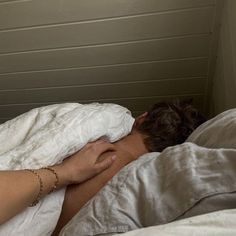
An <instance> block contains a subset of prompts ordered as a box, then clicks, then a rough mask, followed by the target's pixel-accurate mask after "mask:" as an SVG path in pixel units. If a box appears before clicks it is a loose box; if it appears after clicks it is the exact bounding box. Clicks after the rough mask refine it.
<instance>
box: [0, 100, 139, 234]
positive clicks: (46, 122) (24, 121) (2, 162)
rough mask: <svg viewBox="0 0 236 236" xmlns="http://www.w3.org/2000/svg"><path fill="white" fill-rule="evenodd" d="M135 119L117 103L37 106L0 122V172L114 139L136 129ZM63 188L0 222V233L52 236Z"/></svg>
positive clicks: (49, 162) (54, 160)
mask: <svg viewBox="0 0 236 236" xmlns="http://www.w3.org/2000/svg"><path fill="white" fill-rule="evenodd" d="M133 123H134V118H133V117H132V116H131V113H130V111H129V110H128V109H126V108H124V107H122V106H119V105H116V104H99V103H92V104H87V105H82V104H78V103H65V104H55V105H50V106H46V107H40V108H36V109H33V110H31V111H29V112H27V113H25V114H22V115H20V116H18V117H16V118H15V119H13V120H10V121H7V122H6V123H4V124H2V125H0V144H1V149H0V170H20V169H26V168H31V169H36V168H41V167H45V166H49V165H53V164H56V163H60V162H61V161H62V160H63V159H64V158H66V157H68V156H70V155H71V154H73V153H74V152H76V151H78V150H80V149H81V148H82V147H83V146H84V145H85V144H86V143H88V142H91V141H95V140H96V139H98V138H101V137H103V138H105V139H107V140H109V141H110V142H115V141H117V140H119V139H121V138H122V137H124V136H126V135H127V134H128V133H129V132H130V131H131V129H132V125H133ZM64 193H65V190H64V189H62V190H60V191H57V192H55V193H52V194H50V195H48V196H47V197H45V198H44V199H42V200H41V201H40V202H39V203H38V204H37V205H36V206H35V207H32V208H28V209H26V210H25V211H23V212H22V213H20V214H18V215H17V216H15V217H14V218H12V219H11V220H9V221H8V222H7V223H5V224H3V225H1V226H0V235H1V236H2V235H4V236H5V235H27V236H28V235H34V236H42V235H44V236H46V235H50V234H51V233H52V231H53V229H54V227H55V224H56V222H57V220H58V218H59V215H60V212H61V207H62V203H63V199H64Z"/></svg>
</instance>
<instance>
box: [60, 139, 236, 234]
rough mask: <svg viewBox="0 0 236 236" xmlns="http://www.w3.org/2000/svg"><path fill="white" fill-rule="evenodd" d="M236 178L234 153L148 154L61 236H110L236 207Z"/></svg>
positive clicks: (180, 149) (177, 149)
mask: <svg viewBox="0 0 236 236" xmlns="http://www.w3.org/2000/svg"><path fill="white" fill-rule="evenodd" d="M235 179H236V150H234V149H208V148H204V147H199V146H197V145H195V144H193V143H184V144H181V145H177V146H173V147H169V148H167V149H165V150H164V151H163V152H162V153H148V154H145V155H143V156H142V157H140V158H139V159H138V160H136V161H134V162H132V163H130V164H129V165H127V166H126V167H124V168H123V169H122V170H121V171H120V172H119V173H118V174H117V175H116V176H114V177H113V178H112V180H111V181H110V182H108V184H107V185H106V186H105V187H104V188H103V189H102V190H101V191H100V192H99V193H98V194H97V195H96V196H95V197H94V198H93V199H91V201H89V202H88V203H87V204H86V205H85V206H84V207H83V208H82V209H81V210H80V211H79V212H78V213H77V214H76V215H75V216H74V217H73V218H72V220H71V221H70V222H69V223H67V225H66V226H65V227H64V228H63V230H62V231H61V234H60V236H76V235H80V236H95V235H97V236H98V235H99V236H103V235H104V236H105V235H106V236H111V235H114V234H116V233H124V232H127V231H130V230H135V229H138V228H143V227H148V226H152V225H160V224H165V223H169V222H171V221H174V220H178V219H180V218H182V217H190V216H194V215H199V214H203V213H208V212H211V211H216V210H221V209H227V208H236V185H235ZM227 193H232V194H229V195H227ZM221 197H222V198H221ZM205 199H206V200H207V199H210V201H204V200H205ZM212 199H213V201H212ZM199 202H201V204H199ZM214 202H215V204H214ZM199 205H200V209H199Z"/></svg>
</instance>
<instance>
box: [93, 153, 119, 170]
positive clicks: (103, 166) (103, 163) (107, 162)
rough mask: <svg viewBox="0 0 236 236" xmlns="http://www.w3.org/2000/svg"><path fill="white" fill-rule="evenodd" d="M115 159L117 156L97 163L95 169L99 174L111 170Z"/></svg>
mask: <svg viewBox="0 0 236 236" xmlns="http://www.w3.org/2000/svg"><path fill="white" fill-rule="evenodd" d="M115 159H116V155H112V156H111V157H108V158H106V159H105V160H103V161H101V162H99V163H97V164H96V165H95V169H96V172H97V174H99V173H100V172H102V171H104V170H105V169H107V168H109V167H110V166H111V165H112V163H113V162H114V161H115Z"/></svg>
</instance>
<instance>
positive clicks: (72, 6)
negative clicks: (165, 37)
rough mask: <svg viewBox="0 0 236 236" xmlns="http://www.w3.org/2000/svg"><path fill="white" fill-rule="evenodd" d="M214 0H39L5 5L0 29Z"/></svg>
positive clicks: (0, 20)
mask: <svg viewBox="0 0 236 236" xmlns="http://www.w3.org/2000/svg"><path fill="white" fill-rule="evenodd" d="M214 4H215V1H214V0H164V1H163V0H148V1H143V0H112V1H111V0H99V1H94V0H77V1H75V0H66V1H58V0H40V1H19V2H12V3H9V4H2V5H1V7H0V29H8V28H18V27H29V26H35V25H45V24H58V23H65V22H77V21H84V20H91V19H101V18H110V17H118V16H124V15H135V14H144V13H150V12H157V11H158V12H159V11H167V10H175V9H182V8H192V7H202V6H209V5H214Z"/></svg>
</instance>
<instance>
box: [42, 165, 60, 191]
mask: <svg viewBox="0 0 236 236" xmlns="http://www.w3.org/2000/svg"><path fill="white" fill-rule="evenodd" d="M42 169H45V170H49V171H51V172H52V173H53V174H54V175H55V178H56V180H55V182H54V186H53V187H52V189H51V190H50V191H49V193H52V192H54V191H55V190H56V189H57V186H58V183H59V177H58V174H57V172H56V171H55V170H54V169H53V168H51V167H43V168H42Z"/></svg>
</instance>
